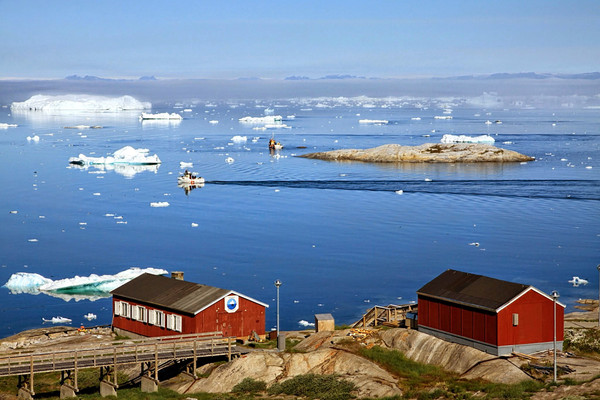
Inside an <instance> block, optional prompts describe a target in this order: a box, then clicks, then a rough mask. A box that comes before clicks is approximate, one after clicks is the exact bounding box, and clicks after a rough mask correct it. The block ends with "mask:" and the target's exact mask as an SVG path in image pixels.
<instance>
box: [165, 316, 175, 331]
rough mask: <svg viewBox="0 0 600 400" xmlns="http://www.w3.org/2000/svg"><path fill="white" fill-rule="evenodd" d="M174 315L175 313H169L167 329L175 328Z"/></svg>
mask: <svg viewBox="0 0 600 400" xmlns="http://www.w3.org/2000/svg"><path fill="white" fill-rule="evenodd" d="M173 317H174V315H173V314H167V329H171V330H173V325H174V324H173V320H174V318H173Z"/></svg>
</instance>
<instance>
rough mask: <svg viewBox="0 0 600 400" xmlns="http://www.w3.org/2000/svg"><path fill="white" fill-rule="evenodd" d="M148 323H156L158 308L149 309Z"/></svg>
mask: <svg viewBox="0 0 600 400" xmlns="http://www.w3.org/2000/svg"><path fill="white" fill-rule="evenodd" d="M148 323H149V324H152V325H156V310H148Z"/></svg>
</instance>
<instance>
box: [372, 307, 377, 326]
mask: <svg viewBox="0 0 600 400" xmlns="http://www.w3.org/2000/svg"><path fill="white" fill-rule="evenodd" d="M373 311H374V312H375V318H374V319H373V326H377V306H375V307H373Z"/></svg>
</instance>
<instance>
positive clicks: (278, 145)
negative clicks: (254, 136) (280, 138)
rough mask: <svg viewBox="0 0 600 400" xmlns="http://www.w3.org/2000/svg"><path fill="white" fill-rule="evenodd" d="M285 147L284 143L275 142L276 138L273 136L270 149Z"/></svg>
mask: <svg viewBox="0 0 600 400" xmlns="http://www.w3.org/2000/svg"><path fill="white" fill-rule="evenodd" d="M281 149H283V145H282V144H281V143H279V142H275V139H273V138H271V139H270V140H269V150H281Z"/></svg>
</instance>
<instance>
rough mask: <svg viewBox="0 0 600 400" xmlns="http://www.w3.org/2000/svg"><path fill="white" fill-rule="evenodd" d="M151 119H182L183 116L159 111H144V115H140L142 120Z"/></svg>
mask: <svg viewBox="0 0 600 400" xmlns="http://www.w3.org/2000/svg"><path fill="white" fill-rule="evenodd" d="M149 119H174V120H182V119H183V117H182V116H181V115H179V114H177V113H171V114H169V113H166V112H165V113H157V114H151V113H144V112H143V113H142V115H140V121H145V120H149Z"/></svg>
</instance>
